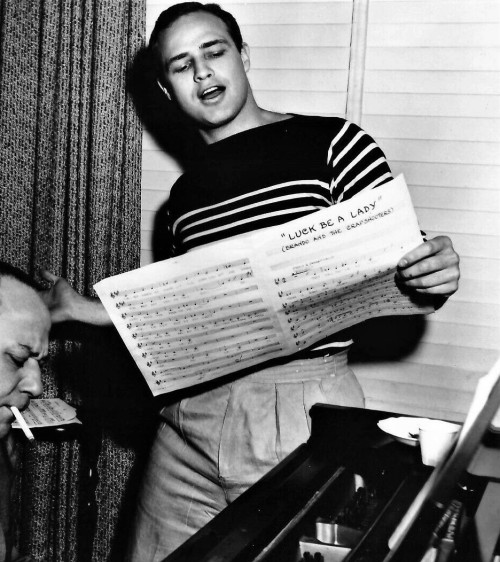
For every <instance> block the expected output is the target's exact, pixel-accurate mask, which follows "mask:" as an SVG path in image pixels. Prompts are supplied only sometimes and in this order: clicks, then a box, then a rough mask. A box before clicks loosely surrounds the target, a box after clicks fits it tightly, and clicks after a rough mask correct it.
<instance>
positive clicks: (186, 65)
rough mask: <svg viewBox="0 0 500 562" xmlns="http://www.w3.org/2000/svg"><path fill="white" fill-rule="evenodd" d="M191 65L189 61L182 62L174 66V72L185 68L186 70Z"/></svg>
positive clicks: (182, 70)
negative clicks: (180, 64)
mask: <svg viewBox="0 0 500 562" xmlns="http://www.w3.org/2000/svg"><path fill="white" fill-rule="evenodd" d="M190 66H191V63H189V62H187V63H185V64H183V65H182V66H176V67H174V69H173V70H174V72H175V73H178V72H185V71H186V70H188V69H189V68H190Z"/></svg>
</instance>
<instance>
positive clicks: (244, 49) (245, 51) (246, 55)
mask: <svg viewBox="0 0 500 562" xmlns="http://www.w3.org/2000/svg"><path fill="white" fill-rule="evenodd" d="M240 55H241V60H242V61H243V68H244V69H245V72H248V71H249V70H250V47H249V46H248V45H247V44H246V43H243V45H242V46H241V53H240Z"/></svg>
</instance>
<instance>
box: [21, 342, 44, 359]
mask: <svg viewBox="0 0 500 562" xmlns="http://www.w3.org/2000/svg"><path fill="white" fill-rule="evenodd" d="M16 347H17V348H19V349H22V350H23V351H26V352H27V353H28V356H29V357H39V356H40V353H37V352H36V351H34V350H33V348H32V347H31V346H29V345H26V344H25V343H21V342H18V343H16Z"/></svg>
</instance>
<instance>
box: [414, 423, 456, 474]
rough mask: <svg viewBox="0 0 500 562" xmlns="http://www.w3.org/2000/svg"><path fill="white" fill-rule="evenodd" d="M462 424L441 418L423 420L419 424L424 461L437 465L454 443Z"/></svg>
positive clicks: (427, 463)
mask: <svg viewBox="0 0 500 562" xmlns="http://www.w3.org/2000/svg"><path fill="white" fill-rule="evenodd" d="M459 429H460V426H459V425H457V424H455V423H449V422H445V421H441V420H422V422H421V423H420V426H419V442H420V451H421V453H422V462H423V463H424V464H425V465H427V466H436V465H437V464H438V462H439V461H440V460H441V459H442V458H443V457H444V456H445V455H446V453H447V452H448V450H449V449H450V447H451V445H452V444H453V442H454V440H455V437H456V434H457V432H458V430H459Z"/></svg>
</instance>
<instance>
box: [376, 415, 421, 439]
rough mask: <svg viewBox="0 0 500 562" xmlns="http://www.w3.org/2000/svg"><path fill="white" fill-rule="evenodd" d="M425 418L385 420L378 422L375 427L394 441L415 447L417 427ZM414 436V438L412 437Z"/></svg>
mask: <svg viewBox="0 0 500 562" xmlns="http://www.w3.org/2000/svg"><path fill="white" fill-rule="evenodd" d="M424 420H427V418H407V417H404V416H402V417H399V418H387V419H385V420H380V421H379V422H378V423H377V425H378V427H379V428H380V429H381V430H382V431H383V432H385V433H387V434H389V435H390V436H391V437H393V438H394V439H395V440H396V441H399V442H400V443H404V444H405V445H411V446H412V447H416V446H417V445H418V432H419V426H420V424H421V423H422V421H424ZM412 435H413V436H415V437H412Z"/></svg>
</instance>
